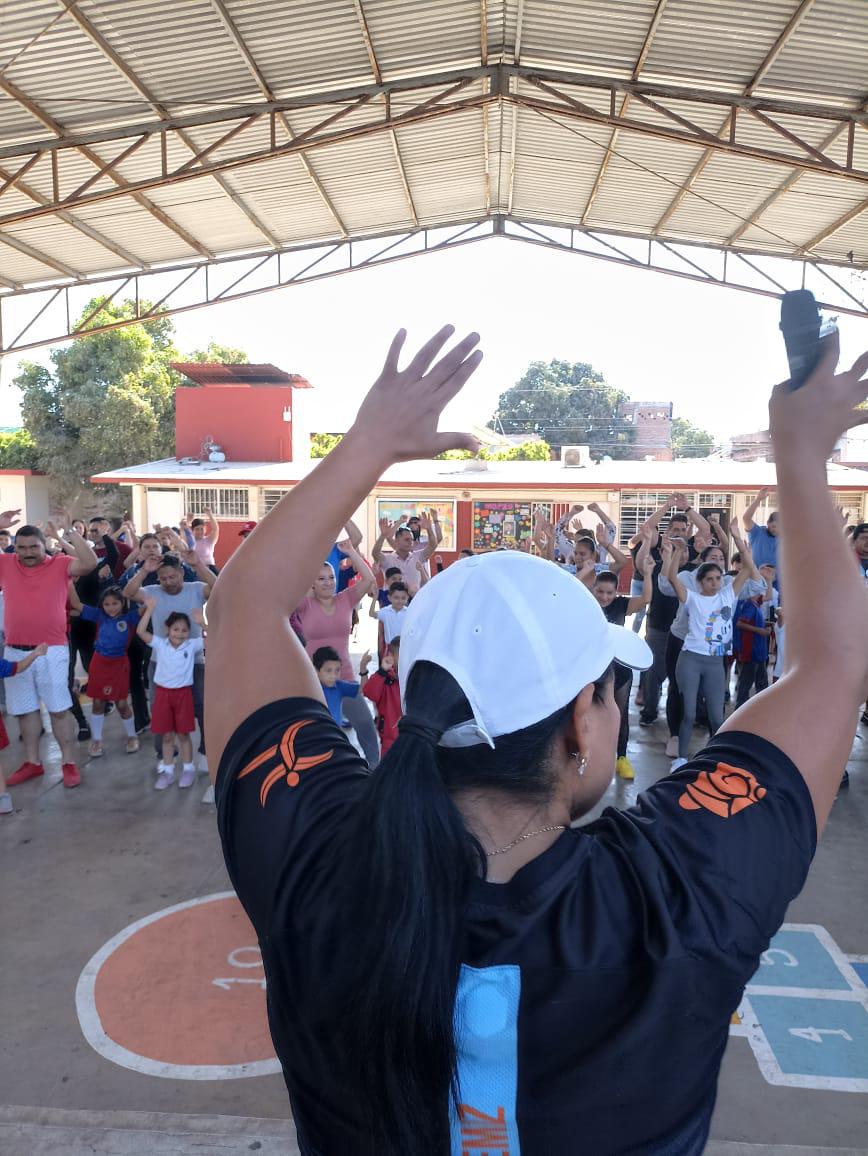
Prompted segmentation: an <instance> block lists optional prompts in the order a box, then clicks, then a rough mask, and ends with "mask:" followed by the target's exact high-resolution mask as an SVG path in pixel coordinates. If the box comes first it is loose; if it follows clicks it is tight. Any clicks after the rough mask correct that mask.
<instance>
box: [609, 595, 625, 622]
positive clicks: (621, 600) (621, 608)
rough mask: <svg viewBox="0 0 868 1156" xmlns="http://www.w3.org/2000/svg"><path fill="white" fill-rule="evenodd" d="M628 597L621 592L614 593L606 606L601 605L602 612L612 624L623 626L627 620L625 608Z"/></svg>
mask: <svg viewBox="0 0 868 1156" xmlns="http://www.w3.org/2000/svg"><path fill="white" fill-rule="evenodd" d="M629 605H630V599H629V598H625V597H624V595H623V594H616V595H615V597H614V598H613V599H612V601H611V602H610V603H609V605H608V606H604V607H603V613H604V614H605V615H606V618H607V619H608V620H609V622H611V623H612V625H613V626H623V625H624V623H625V622H626V620H627V608H628V607H629Z"/></svg>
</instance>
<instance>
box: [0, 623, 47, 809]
mask: <svg viewBox="0 0 868 1156" xmlns="http://www.w3.org/2000/svg"><path fill="white" fill-rule="evenodd" d="M44 654H48V646H47V644H46V643H44V642H41V643H40V644H39V646H34V648H33V650H31V651H30V653H29V654H25V656H24V657H23V658H19V659H18V660H17V661H16V662H8V661H7V660H6V659H5V658H0V679H4V678H13V677H14V676H15V675H16V674H23V672H24V671H25V670H26V669H27V668H28V666H32V665H33V663H34V662H36V660H37V658H42V656H43V655H44ZM8 746H9V735H8V734H7V733H6V726H5V724H4V722H3V716H2V715H0V751H2V750H5V749H6V747H8ZM14 810H15V808H14V807H13V806H12V796H11V795H10V794H9V792H8V791H7V790H6V780H5V778H4V777H3V768H2V767H0V815H11V814H12V812H13V811H14Z"/></svg>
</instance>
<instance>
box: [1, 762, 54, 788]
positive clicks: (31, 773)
mask: <svg viewBox="0 0 868 1156" xmlns="http://www.w3.org/2000/svg"><path fill="white" fill-rule="evenodd" d="M44 774H45V767H43V765H42V763H22V764H21V766H20V767H19V768H18V770H17V771H15V772H14V773H13V774H11V775H10V776H9V778H8V779H7V780H6V786H7V787H17V786H18V784H19V783H26V782H27V780H28V779H38V778H39V776H40V775H44Z"/></svg>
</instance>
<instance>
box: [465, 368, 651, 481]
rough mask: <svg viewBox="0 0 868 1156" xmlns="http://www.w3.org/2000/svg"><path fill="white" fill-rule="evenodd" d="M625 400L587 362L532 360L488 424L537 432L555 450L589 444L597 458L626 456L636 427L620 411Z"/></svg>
mask: <svg viewBox="0 0 868 1156" xmlns="http://www.w3.org/2000/svg"><path fill="white" fill-rule="evenodd" d="M628 400H629V399H628V397H627V394H626V393H623V392H622V391H621V390H620V389H614V388H613V387H612V386H610V385H607V384H606V381H605V379H604V377H603V375H602V374H601V373H598V372H597V371H596V370H595V369H593V368H592V367H591V366H590V365H587V364H586V363H585V362H582V361H579V362H575V363H570V362H568V361H550V362H549V363H548V365H546V363H545V362H543V361H532V362H531V363H530V365H529V366H528V368H527V370H526V371H525V373H524V376H523V377H522V378H521V379H520V380H519V381H517V382H516V383H515V385H513V386H511V387H510V388H509V389H507V390H506V391H505V392H504V393H502V394H501V395H500V400H499V401H498V403H497V410H496V412H495V414H494V416H493V417H492V419H491V421H490V422H489V423H488V425H489V427H490V428H491V429H496V430H502V431H503V433H506V434H514V433H536V434H539V436H540V437H541V438H543V439H544V440H545V441H546V442H548V444H549V445H550V446H551V448H552V449H553V450H555V451H556V452H557V453H560V450H561V446H564V445H587V446H590V447H591V450H592V452H593V451H596V455H597V456H598V457H601V456H603V455H604V454H608V455H609V456H610V457H613V458H629V457H630V456H631V452H632V450H631V447H632V443H633V440H634V438H635V436H636V431H635V429H634V428H633V426H632V425H631V424H630V423H629V422H625V421H624V420H623V419H622V418H621V416H620V413H619V407H620V406H621V405H622V404H623V403H624V402H625V401H628Z"/></svg>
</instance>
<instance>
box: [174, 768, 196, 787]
mask: <svg viewBox="0 0 868 1156" xmlns="http://www.w3.org/2000/svg"><path fill="white" fill-rule="evenodd" d="M195 782H196V768H195V767H184V768H183V770H182V771H181V777H180V778H179V779H178V787H179V788H180V790H182V791H184V790H186V789H187V787H192V786H193V784H194V783H195Z"/></svg>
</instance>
